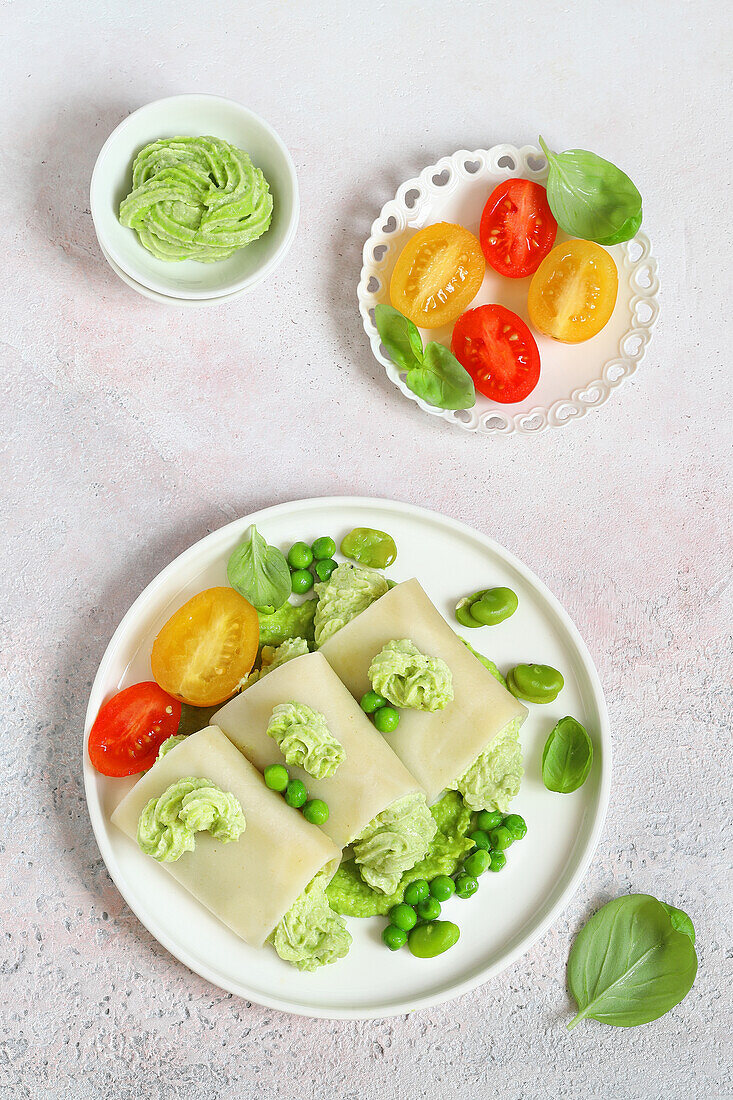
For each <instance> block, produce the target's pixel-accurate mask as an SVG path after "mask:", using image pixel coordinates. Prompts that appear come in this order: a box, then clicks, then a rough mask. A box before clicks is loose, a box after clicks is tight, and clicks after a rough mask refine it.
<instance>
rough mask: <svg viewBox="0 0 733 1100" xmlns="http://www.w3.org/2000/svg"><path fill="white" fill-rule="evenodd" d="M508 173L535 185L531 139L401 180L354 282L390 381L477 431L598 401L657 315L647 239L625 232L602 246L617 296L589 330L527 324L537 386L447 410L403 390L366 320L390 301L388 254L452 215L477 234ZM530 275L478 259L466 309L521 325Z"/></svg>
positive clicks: (462, 155) (564, 418)
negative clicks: (566, 339)
mask: <svg viewBox="0 0 733 1100" xmlns="http://www.w3.org/2000/svg"><path fill="white" fill-rule="evenodd" d="M512 177H520V178H524V179H531V180H536V181H537V182H538V183H544V182H545V180H546V178H547V162H546V160H545V157H544V154H543V153H541V152H540V150H539V149H536V148H535V147H534V146H532V145H525V146H523V148H521V149H518V148H516V146H514V145H495V146H494V147H493V148H492V149H475V150H474V151H473V152H469V151H468V150H466V149H460V150H459V151H458V152H457V153H454V154H453V156H451V157H443V158H442V159H441V160H439V161H438V162H437V164H432V165H430V166H429V167H428V168H425V169H424V170H423V171H422V172H421V173H420V175H419V176H416V177H415V178H414V179H411V180H407V182H406V183H403V184H402V186H401V187H400V188H399V189H398V191H397V194H396V196H395V198H394V199H391V200H390V201H389V202H388V203H386V204H385V205H384V206H383V208H382V211H381V213H380V215H379V217H378V218H377V219H376V221H375V222H374V223H373V225H372V234H371V236H370V238H369V240H368V241H367V242H366V244H365V245H364V266H363V267H362V269H361V278H360V280H359V288H358V296H359V309H360V312H361V315H362V320H363V322H364V329H365V331H366V334H367V336H368V337H369V340H370V342H371V345H372V351H373V352H374V355H375V357H376V358H377V359H378V360H379V362H380V363H382V364H383V366H384V367H385V369H386V371H387V375H388V376H389V378H390V379H391V380H392V382H394V384H395V385H396V386H398V387H399V389H400V390H402V392H403V394H404V395H405V397H409V398H410V400H411V401H415V402H417V404H418V405H419V406H420V408H421V409H422V410H423V411H424V412H427V413H430V414H431V415H432V416H440V417H442V418H443V420H445V421H447V422H448V423H449V424H456V425H457V426H458V427H461V428H465V429H466V430H467V431H471V432H479V433H481V434H483V435H491V434H493V433H496V432H498V433H499V434H501V435H510V434H512V433H514V432H520V433H523V434H525V435H530V434H535V433H537V432H539V431H543V430H544V429H545V428H548V427H557V426H559V425H561V424H567V423H568V422H569V421H570V420H574V419H577V418H578V417H581V416H584V415H585V413H586V412H587V411H588V409H592V408H596V407H597V406H599V405H603V404H604V403H605V402H606V401H607V400H608V398H609V397H610V396H611V394H612V393H613V391H614V390H615V389H617V388H618V386H620V385H621V383H622V382H623V381H624V380H625V379H626V378H629V377H630V376H631V375H632V374H634V372H635V371H636V368H637V366H638V365H639V363H640V362H641V360H642V358H643V357H644V353H645V351H646V348H647V345H648V343H649V340H650V339H651V330H652V326H653V325H654V323H655V321H656V319H657V317H658V315H659V302H658V292H659V279H658V277H657V263H656V260H655V259H654V258H653V257H652V255H651V245H650V242H649V238H648V237H647V236H646V234H644V233H638V234H637V235H636V237H635V238H634V239H633V240H631V241H627V242H626V243H625V244H620V245H614V246H613V247H612V248H609V249H608V251H609V252H610V253H611V255H612V256H613V258H614V260H615V261H616V267H617V268H618V277H619V285H618V297H617V299H616V306H615V308H614V311H613V315H612V316H611V319H610V321H609V322H608V324H607V325H606V326H605V328H604V329H602V331H601V332H599V333H598V335H597V336H594V337H592V338H591V339H590V340H587V341H585V342H584V343H582V344H563V343H560V342H558V341H557V340H552V339H550V338H549V337H547V336H543V335H542V333H539V332H537V331H536V330H535V329H534V328H532V332H533V335H534V336H535V338H536V340H537V346H538V348H539V352H540V359H541V363H542V366H541V371H540V380H539V382H538V384H537V386H536V388H535V389H534V390H533V391H532V393H531V394H530V395H529V396H528V397H527V398H525V400H524V401H520V402H517V403H516V404H512V405H501V404H498V403H497V402H494V401H490V400H489V399H488V398H487V397H484V396H483V395H482V394H480V393H477V394H476V404H475V406H474V407H473V408H472V409H466V410H459V411H453V410H450V409H437V408H435V407H434V406H432V405H428V404H427V403H426V402H425V401H423V400H422V399H421V398H419V397H417V396H416V395H415V394H414V393H412V392H411V391H410V390H409V389H408V388H407V386H406V384H405V376H404V371H400V370H399V368H398V367H397V366H395V364H394V363H393V362H392V361H391V360H390V359H389V358H388V356H387V355H386V353H385V350H384V348H383V347H382V345H381V343H380V340H379V334H378V332H377V329H376V326H375V324H374V307H375V306H376V305H378V304H379V303H380V302H389V281H390V278H391V275H392V269H393V268H394V265H395V263H396V261H397V257H398V256H399V254H400V252H401V251H402V249H403V247H404V245H405V244H406V242H407V240H408V239H409V238H410V237H411V236H412V234H413V233H414V232H415V230H417V229H422V228H423V227H424V226H426V225H430V224H432V223H434V222H441V221H447V222H457V223H458V224H459V225H463V226H465V227H466V228H467V229H469V230H470V231H471V232H472V233H475V234H476V236H478V230H479V223H480V220H481V212H482V210H483V208H484V205H485V203H486V200H487V199H488V197H489V195H490V194H491V192H492V190H493V189H494V188H495V187H496V185H497V184H499V183H501V182H502V181H503V180H506V179H510V178H512ZM557 240H558V241H562V240H567V235H566V234H564V233H563V232H562V230H558V234H557ZM530 281H531V277H530V278H527V279H507V278H504V277H503V276H502V275H499V274H498V273H497V272H496V271H494V270H493V269H492V268H491V267H490V266H489V265H488V264H487V267H486V275H485V277H484V281H483V284H482V286H481V289H480V290H479V292H478V294H477V296H476V298H475V299H474V300H473V302H472V303H471V306H470V307H469V308H473V307H474V306H478V305H484V304H486V303H488V302H498V303H500V304H501V305H504V306H506V307H507V308H508V309H511V310H513V311H514V312H515V313H517V314H519V316H520V317H521V318H522V319H523V320H524V321H526V322H527V324H529V316H528V313H527V292H528V289H529V284H530ZM452 327H453V326H452V325H446V326H445V327H443V328H439V329H432V330H431V331H430V332H429V333H428V332H427V331H423V332H422V335H423V339H424V340H437V341H438V342H439V343H443V344H446V345H447V346H448V347H450V339H451V332H452ZM530 327H531V326H530Z"/></svg>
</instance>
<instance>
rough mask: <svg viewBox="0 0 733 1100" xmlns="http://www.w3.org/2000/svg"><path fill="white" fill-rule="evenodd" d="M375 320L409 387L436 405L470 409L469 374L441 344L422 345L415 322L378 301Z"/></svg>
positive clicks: (471, 388) (473, 401)
mask: <svg viewBox="0 0 733 1100" xmlns="http://www.w3.org/2000/svg"><path fill="white" fill-rule="evenodd" d="M374 323H375V324H376V326H377V331H378V332H379V337H380V339H381V341H382V343H383V344H384V346H385V348H386V349H387V354H388V355H389V357H390V359H391V360H392V362H393V363H396V365H397V366H398V367H400V369H401V370H404V371H407V377H406V378H405V382H406V383H407V387H408V389H410V390H412V392H413V393H414V394H416V395H417V396H418V397H421V398H422V399H423V401H427V403H428V405H434V406H435V407H436V408H438V409H470V408H472V407H473V406H474V405H475V404H476V390H475V389H474V385H473V380H472V378H471V375H470V374H469V373H468V371H467V370H466V369H465V367H462V366H461V364H460V363H459V362H458V360H457V359H456V357H455V356H454V355H453V354H452V353H451V352H450V351H449V350H448V348H446V347H445V346H444V345H443V344H438V343H436V342H435V341H434V340H431V341H430V343H429V344H428V345H427V347H425V349H423V344H422V339H421V337H420V333H419V331H418V329H417V326H416V325H414V324H413V323H412V321H410V320H409V319H408V318H407V317H404V316H403V315H402V314H401V313H400V312H399V311H398V310H396V309H394V308H393V307H392V306H388V305H378V306H377V307H376V309H375V310H374Z"/></svg>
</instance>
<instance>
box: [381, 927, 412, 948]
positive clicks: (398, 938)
mask: <svg viewBox="0 0 733 1100" xmlns="http://www.w3.org/2000/svg"><path fill="white" fill-rule="evenodd" d="M382 939H383V941H384V942H385V944H386V945H387V947H388V948H389V949H390V951H399V949H400V948H401V947H404V946H405V944H406V943H407V932H405V930H404V929H403V928H397V926H396V925H394V924H388V925H387V927H386V928H385V929H384V931H383V932H382Z"/></svg>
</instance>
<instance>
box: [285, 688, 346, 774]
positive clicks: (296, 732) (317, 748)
mask: <svg viewBox="0 0 733 1100" xmlns="http://www.w3.org/2000/svg"><path fill="white" fill-rule="evenodd" d="M267 736H268V737H271V738H272V739H273V741H275V742H276V743H277V745H278V747H279V748H280V751H281V752H282V754H283V756H284V757H285V763H286V764H290V765H294V766H297V767H299V768H302V769H303V771H306V772H308V775H312V776H313V778H314V779H328V778H329V777H330V776H332V775H335V774H336V772H337V770H338V768H339V765H340V764H342V763H343V761H344V760H345V759H346V753H345V752H344V747H343V745H342V744H341V743H340V742H339V741H337V740H336V738H335V737H334V736H333V734H332V733H331V731H330V729H329V728H328V723H327V721H326V718H325V716H324V715H323V714H321V713H320V711H317V710H313V708H312V707H309V706H306V704H305V703H279V704H278V705H277V706H276V707H275V708H274V710H273V712H272V716H271V718H270V721H269V724H268V726H267Z"/></svg>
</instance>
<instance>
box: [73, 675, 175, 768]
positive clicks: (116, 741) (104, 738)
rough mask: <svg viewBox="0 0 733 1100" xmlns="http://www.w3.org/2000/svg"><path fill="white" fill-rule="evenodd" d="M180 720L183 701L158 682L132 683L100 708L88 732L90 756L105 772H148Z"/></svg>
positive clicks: (97, 766)
mask: <svg viewBox="0 0 733 1100" xmlns="http://www.w3.org/2000/svg"><path fill="white" fill-rule="evenodd" d="M180 720H181V704H180V703H179V702H178V700H177V699H172V698H171V696H170V695H168V694H167V693H166V692H165V691H163V690H162V688H160V687H159V686H158V684H155V683H153V681H152V680H148V681H146V682H145V683H143V684H133V685H132V687H128V688H125V689H124V690H123V691H120V692H118V693H117V695H113V696H112V698H111V699H108V700H107V702H106V703H105V704H104V705H103V706H102V707H101V708H100V711H99V714H98V715H97V717H96V718H95V720H94V725H93V726H92V728H91V732H90V734H89V743H88V746H87V747H88V752H89V759H90V760H91V762H92V764H93V765H94V767H95V768H96V769H97V771H98V772H101V773H102V775H111V776H122V775H135V774H136V773H137V772H142V771H146V770H147V769H148V768H150V767H152V766H153V764H154V763H155V758H156V756H157V755H158V749H159V748H160V746H161V745H162V743H163V742H164V741H165V740H166V738H167V737H171V736H172V735H173V734H174V733H176V731H177V730H178V723H179V722H180Z"/></svg>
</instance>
